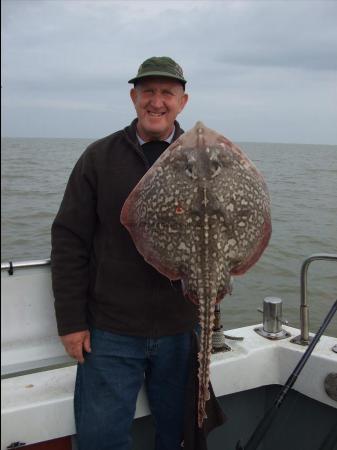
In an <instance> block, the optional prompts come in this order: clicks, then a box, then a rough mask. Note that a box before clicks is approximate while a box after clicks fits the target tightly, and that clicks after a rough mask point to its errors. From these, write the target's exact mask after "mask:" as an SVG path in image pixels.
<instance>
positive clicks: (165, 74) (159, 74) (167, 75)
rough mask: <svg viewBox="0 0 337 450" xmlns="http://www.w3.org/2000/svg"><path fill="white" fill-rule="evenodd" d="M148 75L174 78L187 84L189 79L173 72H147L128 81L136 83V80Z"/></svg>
mask: <svg viewBox="0 0 337 450" xmlns="http://www.w3.org/2000/svg"><path fill="white" fill-rule="evenodd" d="M148 77H164V78H171V79H172V80H177V81H180V83H183V84H186V83H187V81H186V80H184V78H180V77H176V76H174V75H172V74H171V73H166V72H147V73H146V74H143V75H140V76H139V77H135V78H132V79H131V80H129V81H128V83H135V82H136V81H139V80H142V79H143V78H148Z"/></svg>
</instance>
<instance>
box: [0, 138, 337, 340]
mask: <svg viewBox="0 0 337 450" xmlns="http://www.w3.org/2000/svg"><path fill="white" fill-rule="evenodd" d="M1 142H2V190H1V197H2V219H1V224H2V231H1V237H2V239H1V241H2V257H1V260H2V261H8V260H12V261H18V260H20V261H21V260H25V259H44V258H49V255H50V226H51V223H52V220H53V218H54V216H55V214H56V212H57V210H58V207H59V204H60V202H61V199H62V196H63V192H64V189H65V184H66V182H67V179H68V177H69V175H70V171H71V169H72V167H73V165H74V163H75V162H76V160H77V159H78V157H79V156H80V154H81V153H82V152H83V150H84V149H85V148H86V146H87V145H88V144H89V143H90V142H91V141H89V140H84V139H9V138H4V139H2V141H1ZM239 145H240V147H241V148H242V149H243V150H244V151H245V152H246V153H247V155H248V156H249V158H250V159H252V160H253V161H254V162H255V164H256V165H257V167H258V168H259V169H260V171H261V172H262V173H263V174H264V176H265V179H266V181H267V184H268V187H269V191H270V195H271V199H272V222H273V234H272V238H271V242H270V244H269V247H268V248H267V250H266V251H265V253H264V255H263V256H262V258H261V259H260V261H259V262H258V263H257V264H256V265H255V266H254V267H253V268H252V269H251V270H250V271H249V272H248V273H247V274H245V275H244V276H242V277H237V278H235V280H234V289H233V294H232V296H228V297H226V298H225V300H224V301H223V302H222V304H221V311H222V317H223V323H224V327H225V329H230V328H235V327H239V326H244V325H250V324H253V323H258V322H261V317H260V314H259V313H258V312H257V308H258V307H261V306H262V301H263V298H264V297H266V296H270V295H272V296H277V297H281V298H282V299H283V302H284V316H285V318H287V319H288V320H289V324H290V325H292V326H299V301H300V300H299V293H300V285H299V275H300V267H301V263H302V261H303V260H304V259H305V258H306V257H307V256H309V255H311V254H312V253H319V252H326V253H337V146H324V145H297V144H293V145H290V144H266V143H261V144H258V143H243V144H239ZM308 286H309V289H308V294H309V304H310V311H311V313H310V319H311V322H310V323H311V326H310V329H311V331H313V332H314V331H316V330H317V328H318V326H319V325H320V321H321V320H322V319H323V318H324V317H325V315H326V313H327V311H328V309H329V307H330V305H332V303H333V301H334V300H335V299H336V298H337V264H336V263H334V262H314V263H312V265H311V266H310V269H309V283H308ZM328 334H330V335H334V336H337V318H336V317H335V318H334V319H333V321H332V322H331V324H330V326H329V329H328Z"/></svg>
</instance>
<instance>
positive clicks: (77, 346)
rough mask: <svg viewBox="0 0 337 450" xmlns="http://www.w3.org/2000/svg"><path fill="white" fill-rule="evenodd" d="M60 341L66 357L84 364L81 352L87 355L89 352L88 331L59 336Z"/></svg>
mask: <svg viewBox="0 0 337 450" xmlns="http://www.w3.org/2000/svg"><path fill="white" fill-rule="evenodd" d="M60 339H61V341H62V344H63V345H64V348H65V349H66V352H67V353H68V355H70V356H71V357H72V358H74V359H76V360H77V361H78V362H79V363H84V356H83V350H84V351H86V352H87V353H90V352H91V348H90V332H89V330H85V331H77V332H76V333H70V334H66V335H64V336H60Z"/></svg>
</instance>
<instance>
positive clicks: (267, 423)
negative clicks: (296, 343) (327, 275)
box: [235, 300, 337, 450]
mask: <svg viewBox="0 0 337 450" xmlns="http://www.w3.org/2000/svg"><path fill="white" fill-rule="evenodd" d="M336 311H337V300H336V301H335V303H334V304H333V305H332V307H331V309H330V311H329V312H328V314H327V316H326V318H325V319H324V321H323V323H322V325H321V326H320V328H319V330H318V331H317V333H316V334H315V336H314V337H313V339H312V341H311V342H310V344H309V346H308V348H307V349H306V351H305V352H304V353H303V355H302V357H301V359H300V360H299V362H298V363H297V366H296V367H295V369H294V370H293V372H292V373H291V375H290V377H289V378H288V380H287V382H286V384H285V385H284V386H283V388H282V389H281V391H280V392H279V394H278V396H277V397H276V399H275V401H274V404H273V406H272V407H271V408H270V409H269V410H268V411H267V412H266V414H265V415H264V417H263V418H262V420H261V421H260V423H259V424H258V426H257V427H256V428H255V431H254V432H253V434H252V436H251V437H250V439H249V441H248V442H247V444H246V445H241V441H239V442H238V443H237V444H236V447H235V449H236V450H256V449H257V448H258V446H259V444H260V442H261V441H262V439H263V438H264V436H265V435H266V433H267V431H268V430H269V428H270V427H271V425H272V423H273V421H274V419H275V417H276V415H277V413H278V410H279V408H280V406H281V404H282V403H283V401H284V399H285V397H286V395H287V394H288V392H289V390H290V389H291V388H292V386H293V385H294V383H295V381H296V380H297V377H298V376H299V374H300V373H301V371H302V369H303V367H304V366H305V364H306V362H307V361H308V359H309V357H310V355H311V353H312V351H313V349H314V348H315V346H316V344H317V342H318V341H319V339H320V337H321V336H322V334H323V333H324V331H325V329H326V328H327V326H328V325H329V323H330V321H331V319H332V317H333V316H334V314H335V313H336Z"/></svg>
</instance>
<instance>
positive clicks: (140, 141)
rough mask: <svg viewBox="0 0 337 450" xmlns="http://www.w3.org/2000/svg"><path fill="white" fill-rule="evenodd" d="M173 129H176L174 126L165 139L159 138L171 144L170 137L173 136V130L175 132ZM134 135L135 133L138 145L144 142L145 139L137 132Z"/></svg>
mask: <svg viewBox="0 0 337 450" xmlns="http://www.w3.org/2000/svg"><path fill="white" fill-rule="evenodd" d="M175 131H176V127H175V126H174V127H173V131H172V133H171V134H170V136H169V137H167V138H166V139H161V140H163V141H166V142H168V143H169V144H171V142H172V139H173V136H174V132H175ZM136 135H137V139H138V142H139V145H143V144H145V141H144V140H143V139H142V138H141V137H140V136H139V134H138V133H137V132H136Z"/></svg>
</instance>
